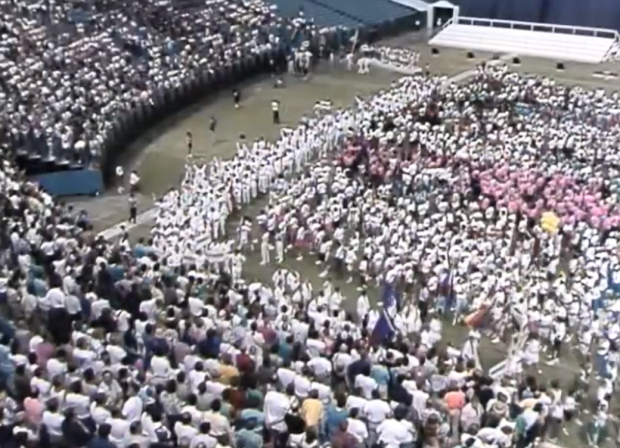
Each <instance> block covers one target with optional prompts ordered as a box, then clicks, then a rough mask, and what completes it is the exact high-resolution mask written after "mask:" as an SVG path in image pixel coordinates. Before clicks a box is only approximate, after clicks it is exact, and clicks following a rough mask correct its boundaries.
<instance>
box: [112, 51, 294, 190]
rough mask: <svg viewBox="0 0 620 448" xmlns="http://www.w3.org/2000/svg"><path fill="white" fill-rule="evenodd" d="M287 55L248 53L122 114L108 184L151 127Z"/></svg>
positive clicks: (116, 125)
mask: <svg viewBox="0 0 620 448" xmlns="http://www.w3.org/2000/svg"><path fill="white" fill-rule="evenodd" d="M285 57H286V54H285V50H284V48H283V47H281V48H277V49H274V50H272V51H271V52H269V53H265V54H261V55H248V56H246V57H245V58H243V59H241V60H239V61H236V62H235V63H233V64H228V65H226V66H223V67H220V68H218V69H217V70H215V71H212V72H210V71H206V70H205V71H203V72H202V73H200V74H198V75H197V76H195V77H191V78H188V79H186V81H185V83H183V84H182V85H180V86H179V87H177V88H173V89H168V90H163V89H162V90H161V91H159V92H155V93H154V94H153V97H152V101H151V102H148V103H141V104H139V105H138V106H137V107H135V108H133V109H131V110H129V111H127V112H125V113H123V114H120V115H119V117H118V118H117V119H116V121H115V123H114V125H113V127H112V129H111V130H110V131H109V132H108V135H107V138H106V141H105V143H104V148H103V151H102V162H101V170H102V172H103V177H104V180H105V181H106V184H109V182H110V180H111V179H112V177H113V174H114V170H115V167H116V165H117V164H118V161H119V160H120V158H121V156H122V155H123V154H122V152H123V151H125V150H126V149H127V147H128V146H129V144H130V143H131V142H132V141H134V140H135V139H137V138H138V137H139V136H140V135H141V134H143V133H144V132H145V131H146V130H147V129H148V128H151V127H154V126H155V125H156V124H157V123H159V122H161V121H162V120H163V119H164V118H166V117H170V116H171V115H173V114H175V113H177V112H179V111H181V110H182V109H184V108H186V107H189V106H190V105H192V104H193V103H196V102H197V101H199V100H202V99H204V98H206V97H207V96H209V95H211V94H215V93H217V92H221V91H222V90H223V89H226V88H232V87H233V86H234V85H236V84H238V83H239V82H242V81H245V80H247V79H248V78H250V77H251V76H255V75H260V74H261V73H263V74H264V73H267V72H268V71H269V70H271V69H272V68H273V66H274V65H275V66H279V65H281V64H282V62H283V60H284V59H285Z"/></svg>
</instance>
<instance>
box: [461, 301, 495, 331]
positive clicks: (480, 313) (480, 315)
mask: <svg viewBox="0 0 620 448" xmlns="http://www.w3.org/2000/svg"><path fill="white" fill-rule="evenodd" d="M464 321H465V325H467V326H468V327H469V328H473V329H475V330H480V329H484V328H488V327H489V325H490V323H491V313H490V308H489V307H488V306H486V305H482V306H481V307H480V308H478V309H477V310H476V311H474V312H473V313H469V314H468V315H467V316H465V319H464Z"/></svg>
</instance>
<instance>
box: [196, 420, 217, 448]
mask: <svg viewBox="0 0 620 448" xmlns="http://www.w3.org/2000/svg"><path fill="white" fill-rule="evenodd" d="M198 431H199V433H198V434H196V435H195V436H194V437H192V439H191V441H190V444H189V448H197V447H198V445H200V444H203V445H204V446H205V448H215V446H216V445H217V439H216V438H215V437H213V436H212V435H210V432H211V425H210V424H209V422H202V423H201V424H200V426H199V427H198Z"/></svg>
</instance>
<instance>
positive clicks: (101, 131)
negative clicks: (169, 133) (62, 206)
mask: <svg viewBox="0 0 620 448" xmlns="http://www.w3.org/2000/svg"><path fill="white" fill-rule="evenodd" d="M0 13H1V15H0V108H1V109H2V111H3V115H2V120H1V123H2V135H3V137H4V139H5V140H4V141H5V143H7V144H9V145H10V146H12V147H13V148H14V149H16V150H17V151H18V153H21V154H22V155H27V156H28V157H29V158H35V159H41V160H53V161H55V162H57V163H66V164H67V165H69V164H70V165H79V166H86V165H96V164H97V162H98V160H99V157H100V155H101V151H102V148H103V145H104V142H105V139H106V134H107V133H108V131H109V130H110V128H111V126H112V125H113V123H114V120H115V118H116V117H117V116H118V114H119V113H122V112H123V111H126V110H128V109H131V108H132V107H134V106H135V105H136V104H137V103H138V102H149V101H151V98H152V95H153V93H154V92H157V91H161V89H168V88H171V87H176V86H178V85H180V84H181V83H182V82H183V80H184V79H186V78H187V77H191V76H192V75H193V74H195V73H197V72H198V71H203V70H214V69H216V68H218V67H219V66H221V65H222V64H226V63H229V62H233V61H235V60H237V59H238V58H241V57H243V56H246V55H248V54H256V53H261V52H264V51H267V50H269V49H270V48H273V47H274V46H277V45H279V44H280V42H281V36H282V35H283V33H284V31H286V29H287V27H288V28H289V29H290V26H291V25H289V24H290V22H288V23H286V22H285V21H283V20H282V19H280V18H279V17H278V16H277V13H276V11H275V8H274V7H272V6H269V5H268V4H266V3H264V2H262V1H260V0H251V1H230V0H206V1H195V0H174V1H168V0H164V1H150V0H137V1H134V2H131V3H130V4H127V3H125V2H118V1H113V0H94V1H86V2H54V1H43V2H31V1H29V0H2V1H1V2H0Z"/></svg>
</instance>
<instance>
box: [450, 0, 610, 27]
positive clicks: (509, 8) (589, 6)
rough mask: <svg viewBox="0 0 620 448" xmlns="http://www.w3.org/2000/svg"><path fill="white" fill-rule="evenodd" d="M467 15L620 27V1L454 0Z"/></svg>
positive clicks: (572, 24)
mask: <svg viewBox="0 0 620 448" xmlns="http://www.w3.org/2000/svg"><path fill="white" fill-rule="evenodd" d="M453 3H456V4H458V5H459V6H460V7H461V14H462V15H463V16H472V17H483V18H488V19H503V20H518V21H523V22H542V23H549V24H559V25H571V26H583V27H594V28H608V29H614V30H618V29H620V0H591V1H587V0H453Z"/></svg>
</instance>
